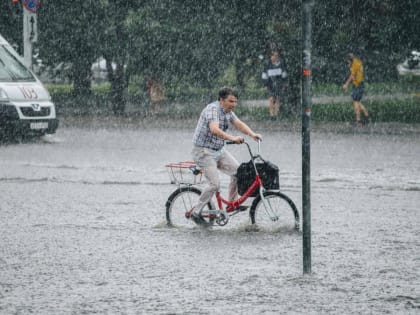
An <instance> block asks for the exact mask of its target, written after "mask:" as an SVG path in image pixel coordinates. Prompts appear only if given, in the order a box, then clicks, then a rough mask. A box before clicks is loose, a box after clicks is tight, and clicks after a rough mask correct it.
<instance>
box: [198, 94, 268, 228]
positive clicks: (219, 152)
mask: <svg viewBox="0 0 420 315" xmlns="http://www.w3.org/2000/svg"><path fill="white" fill-rule="evenodd" d="M237 105H238V93H237V92H236V91H234V90H233V89H231V88H229V87H223V88H222V89H221V90H220V91H219V96H218V100H217V101H216V102H213V103H210V104H208V105H207V106H206V107H205V108H204V109H203V111H202V112H201V115H200V119H199V120H198V123H197V127H196V128H195V132H194V136H193V144H194V146H193V150H192V156H193V159H194V161H195V162H197V164H198V166H200V167H201V169H202V171H203V174H204V176H205V177H206V179H207V181H208V186H207V187H205V188H204V190H203V192H202V194H201V196H200V198H199V201H198V203H197V204H196V205H194V207H193V209H192V214H191V219H192V220H193V221H194V222H195V223H197V224H206V221H205V220H204V219H203V217H202V216H201V210H202V209H203V207H204V206H205V205H206V204H207V203H208V202H209V201H210V200H211V198H212V197H213V195H214V194H215V193H216V191H218V190H219V189H220V179H219V173H218V170H221V171H222V172H223V173H225V174H227V175H229V176H230V177H231V181H230V184H229V200H235V199H236V198H237V196H238V188H237V181H236V176H235V174H236V170H237V168H238V167H239V163H238V161H237V160H236V159H235V158H234V157H233V156H232V155H231V154H230V153H229V152H228V151H227V150H226V149H225V148H224V144H225V140H228V141H232V142H236V143H242V142H244V138H243V137H241V136H234V135H231V134H229V133H227V129H228V127H229V123H231V124H232V125H233V126H234V127H235V128H236V129H237V130H239V131H240V132H242V133H243V134H245V135H248V136H250V137H252V138H253V139H255V140H262V136H261V135H260V134H257V133H255V132H254V131H252V129H251V128H250V127H249V126H248V125H247V124H245V123H244V122H243V121H241V120H240V119H239V118H238V117H237V116H236V115H235V113H234V112H233V111H232V110H233V109H234V108H235V107H236V106H237Z"/></svg>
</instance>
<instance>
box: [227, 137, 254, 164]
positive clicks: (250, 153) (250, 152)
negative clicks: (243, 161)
mask: <svg viewBox="0 0 420 315" xmlns="http://www.w3.org/2000/svg"><path fill="white" fill-rule="evenodd" d="M257 142H258V154H257V155H253V154H252V151H251V147H250V145H249V143H248V142H247V141H244V142H241V143H237V142H235V141H226V144H246V146H247V147H248V152H249V155H250V156H251V159H252V160H254V159H256V158H261V159H262V157H261V155H260V145H261V140H257Z"/></svg>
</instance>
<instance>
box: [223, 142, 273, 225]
mask: <svg viewBox="0 0 420 315" xmlns="http://www.w3.org/2000/svg"><path fill="white" fill-rule="evenodd" d="M234 143H235V142H233V143H232V142H227V144H234ZM243 143H244V144H246V146H247V148H248V152H249V155H250V156H251V161H252V165H253V166H254V170H255V174H256V175H255V179H254V181H253V182H252V184H251V186H249V187H248V189H247V190H246V191H245V193H244V194H243V195H242V196H241V197H239V199H236V200H233V201H228V200H226V199H224V198H223V197H222V196H221V194H220V192H219V191H217V192H216V200H217V206H218V209H219V210H220V211H223V204H225V205H226V206H227V207H226V212H227V213H232V212H233V214H235V213H236V212H235V209H236V208H237V207H238V206H240V205H241V204H243V203H244V202H245V201H246V200H247V199H248V198H249V197H251V195H252V194H253V193H254V191H255V190H256V189H258V188H259V194H260V196H261V200H262V201H263V203H264V208H265V211H266V212H267V215H268V216H269V217H270V218H271V220H273V221H276V220H278V219H279V218H278V216H277V215H275V214H274V212H273V211H272V208H271V204H270V203H269V202H268V201H267V200H266V198H265V197H264V192H265V188H264V186H263V184H262V181H261V176H260V174H259V173H258V169H257V166H256V165H255V160H256V159H258V158H260V159H262V157H261V156H260V141H258V154H257V155H253V154H252V151H251V148H250V146H249V144H248V142H243Z"/></svg>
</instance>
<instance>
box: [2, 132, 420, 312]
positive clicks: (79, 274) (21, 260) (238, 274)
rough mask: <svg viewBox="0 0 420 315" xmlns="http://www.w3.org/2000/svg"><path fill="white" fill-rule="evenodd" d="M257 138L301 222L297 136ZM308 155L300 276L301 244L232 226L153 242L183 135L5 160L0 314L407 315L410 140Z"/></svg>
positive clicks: (78, 136) (415, 270)
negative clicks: (308, 242)
mask: <svg viewBox="0 0 420 315" xmlns="http://www.w3.org/2000/svg"><path fill="white" fill-rule="evenodd" d="M258 131H260V132H261V133H263V135H264V137H265V138H264V141H263V144H262V154H263V156H264V157H266V158H267V159H269V160H270V161H272V162H274V163H276V164H277V165H279V167H280V184H281V188H282V190H283V192H285V193H286V194H287V195H289V196H290V197H291V198H292V199H293V200H294V201H295V203H296V205H297V206H298V208H299V212H300V213H301V208H302V206H301V198H302V193H301V139H300V137H301V135H300V133H299V132H296V131H295V132H286V131H280V132H270V131H267V130H258ZM311 140H312V141H311V142H312V146H311V148H312V150H311V151H312V159H311V180H312V182H311V209H312V273H311V274H310V275H303V271H302V270H303V269H302V235H301V233H297V232H295V233H290V232H289V233H285V232H279V233H268V232H265V231H258V232H255V231H254V232H249V231H246V230H244V229H242V228H241V227H240V226H238V225H235V223H234V220H235V219H236V218H235V217H234V218H232V219H231V222H229V224H228V225H227V226H225V227H215V228H213V229H210V230H209V229H201V228H198V227H194V228H189V229H187V228H186V229H174V228H168V227H166V226H165V224H164V220H165V219H164V205H165V202H166V198H167V196H168V195H169V194H170V193H171V191H173V190H174V189H175V187H174V186H173V185H170V183H169V177H168V173H167V171H166V169H165V167H164V165H165V164H166V163H168V162H174V161H182V160H187V159H189V158H190V154H189V152H190V149H191V144H190V142H191V130H190V129H187V128H184V129H180V128H169V129H168V128H156V127H153V128H140V127H139V128H136V127H131V128H119V127H115V126H114V127H106V126H105V127H104V126H100V127H94V128H84V127H81V126H78V127H62V128H61V129H59V130H58V132H57V134H56V136H55V141H54V142H53V143H45V142H42V141H28V142H26V143H20V144H13V143H11V144H10V143H9V144H2V145H1V146H0V157H1V160H0V191H1V199H0V227H1V228H0V313H1V314H93V313H99V314H419V312H420V216H419V205H420V175H419V174H420V163H419V157H420V138H419V137H418V136H416V135H410V134H407V135H384V134H371V133H363V132H362V133H359V132H355V133H346V134H333V133H328V132H314V133H312V136H311ZM254 148H255V146H254ZM229 149H230V150H231V151H232V152H233V153H234V155H235V156H237V157H238V159H240V160H244V161H245V160H248V157H247V152H246V149H245V147H243V146H242V147H241V146H233V147H230V148H229ZM225 183H227V180H226V181H225V180H224V184H223V187H224V189H225V188H226V185H225ZM240 215H242V216H243V217H242V218H246V213H244V214H240ZM238 220H240V219H239V218H238ZM231 223H232V224H231Z"/></svg>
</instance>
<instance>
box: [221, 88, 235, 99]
mask: <svg viewBox="0 0 420 315" xmlns="http://www.w3.org/2000/svg"><path fill="white" fill-rule="evenodd" d="M229 95H233V96H235V97H236V98H238V97H239V95H238V92H237V91H236V90H234V89H232V88H230V87H228V86H224V87H222V88H221V89H220V90H219V98H218V99H219V100H220V99H225V98H227V97H228V96H229Z"/></svg>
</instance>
